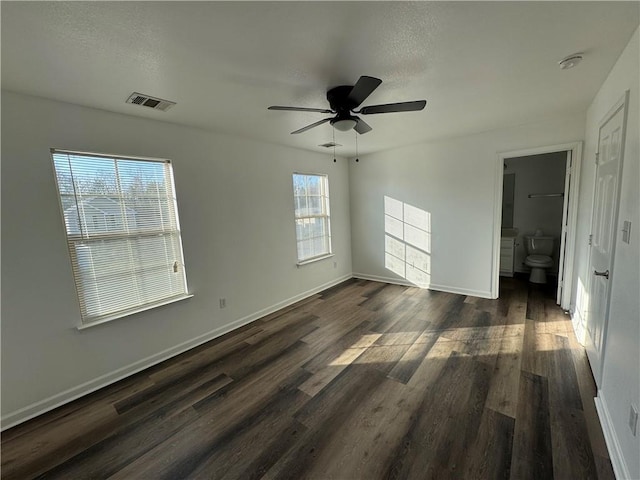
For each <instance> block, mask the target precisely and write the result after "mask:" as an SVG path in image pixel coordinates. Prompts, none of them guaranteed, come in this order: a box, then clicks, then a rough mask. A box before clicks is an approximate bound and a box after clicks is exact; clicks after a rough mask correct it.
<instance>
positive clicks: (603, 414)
mask: <svg viewBox="0 0 640 480" xmlns="http://www.w3.org/2000/svg"><path fill="white" fill-rule="evenodd" d="M594 400H595V404H596V411H597V412H598V418H599V419H600V425H601V426H602V433H604V440H605V442H606V444H607V450H609V457H610V458H611V465H613V473H614V474H615V476H616V478H617V479H620V480H623V479H631V474H630V473H629V469H628V468H627V463H626V462H625V461H624V455H623V454H622V449H621V448H620V443H619V442H618V437H617V436H616V432H615V429H614V427H613V422H612V421H611V415H609V408H608V407H607V402H606V401H605V399H604V397H603V396H602V392H600V391H598V396H597V397H596V398H595V399H594Z"/></svg>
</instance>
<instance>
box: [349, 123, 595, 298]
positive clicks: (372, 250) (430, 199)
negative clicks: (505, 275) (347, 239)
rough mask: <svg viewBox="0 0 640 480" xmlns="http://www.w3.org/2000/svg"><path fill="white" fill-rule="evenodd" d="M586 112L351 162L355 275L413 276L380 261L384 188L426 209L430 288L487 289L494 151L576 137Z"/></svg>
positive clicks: (484, 293)
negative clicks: (429, 217) (393, 269)
mask: <svg viewBox="0 0 640 480" xmlns="http://www.w3.org/2000/svg"><path fill="white" fill-rule="evenodd" d="M584 119H585V117H584V114H580V113H577V114H574V115H567V116H566V117H564V118H554V119H553V120H549V121H547V122H543V123H538V124H532V125H523V126H518V127H514V128H509V129H503V130H496V131H491V132H485V133H481V134H478V135H473V136H467V137H460V138H452V139H447V140H444V141H440V142H434V143H428V144H427V143H425V144H418V145H411V146H407V147H404V148H398V149H394V150H389V151H385V152H380V153H376V154H372V155H367V156H365V157H361V159H360V162H359V163H355V162H353V161H352V162H350V163H349V168H350V175H349V180H350V195H351V238H352V244H353V250H352V255H353V270H354V275H357V276H361V277H364V278H375V279H390V280H391V281H397V282H400V283H412V282H410V281H409V280H407V279H406V278H403V276H402V275H398V274H397V273H394V272H393V271H391V270H390V269H388V268H386V267H385V212H384V197H385V196H388V197H391V198H394V199H396V200H398V201H400V202H404V203H407V204H409V205H412V206H413V207H416V208H418V209H421V210H423V211H426V212H429V213H430V215H431V232H430V234H431V248H430V250H431V251H430V252H428V256H429V260H430V262H431V268H430V272H429V273H430V279H429V286H430V288H432V289H436V290H446V291H451V292H458V293H463V294H471V295H477V296H483V297H489V296H490V294H491V284H492V274H493V273H492V265H493V260H492V252H493V242H494V238H493V235H494V222H497V224H498V225H500V218H494V206H495V202H496V195H497V190H498V188H500V187H498V185H497V177H498V175H502V162H500V161H499V160H498V155H499V152H505V151H516V150H523V149H529V148H535V147H542V146H548V145H557V144H561V143H569V142H574V141H579V140H581V138H582V135H583V133H584ZM498 169H500V170H499V171H498ZM409 266H410V265H409ZM414 283H415V282H414Z"/></svg>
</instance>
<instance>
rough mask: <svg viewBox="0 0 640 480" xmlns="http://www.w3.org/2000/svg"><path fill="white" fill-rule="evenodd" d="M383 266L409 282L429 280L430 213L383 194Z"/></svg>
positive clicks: (423, 284)
mask: <svg viewBox="0 0 640 480" xmlns="http://www.w3.org/2000/svg"><path fill="white" fill-rule="evenodd" d="M384 230H385V241H384V247H385V248H384V250H385V260H384V263H385V265H384V266H385V268H387V269H388V270H390V271H392V272H393V273H395V274H396V275H399V276H401V277H402V278H404V279H405V280H408V281H409V282H411V283H412V284H414V285H416V286H418V287H422V288H428V287H429V285H430V283H431V214H430V213H429V212H427V211H425V210H422V209H420V208H417V207H414V206H413V205H409V204H407V203H404V202H401V201H399V200H396V199H395V198H391V197H387V196H385V197H384Z"/></svg>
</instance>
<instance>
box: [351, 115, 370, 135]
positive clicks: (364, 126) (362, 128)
mask: <svg viewBox="0 0 640 480" xmlns="http://www.w3.org/2000/svg"><path fill="white" fill-rule="evenodd" d="M356 118H358V117H356ZM353 129H354V130H355V131H356V132H358V133H359V134H360V135H362V134H363V133H367V132H370V131H371V130H373V128H371V127H370V126H369V124H368V123H367V122H365V121H364V120H362V119H361V118H358V123H356V126H355V127H353Z"/></svg>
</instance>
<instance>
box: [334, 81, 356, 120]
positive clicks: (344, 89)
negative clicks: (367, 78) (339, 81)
mask: <svg viewBox="0 0 640 480" xmlns="http://www.w3.org/2000/svg"><path fill="white" fill-rule="evenodd" d="M351 90H353V85H340V86H339V87H333V88H332V89H331V90H329V91H328V92H327V100H328V101H329V105H330V106H331V110H333V111H334V112H336V113H337V114H338V117H341V116H343V115H344V116H346V117H347V118H348V116H349V115H350V112H351V110H353V109H354V108H356V107H357V106H358V105H356V104H355V102H353V101H352V100H350V99H349V93H351Z"/></svg>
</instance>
